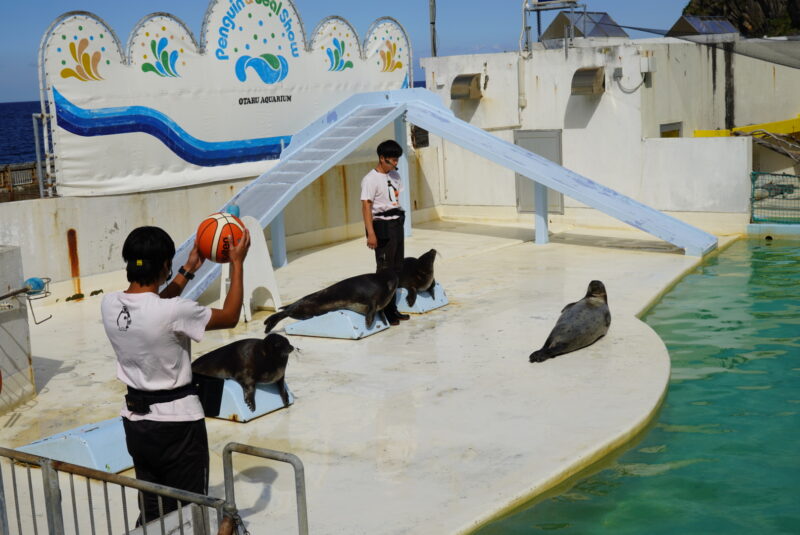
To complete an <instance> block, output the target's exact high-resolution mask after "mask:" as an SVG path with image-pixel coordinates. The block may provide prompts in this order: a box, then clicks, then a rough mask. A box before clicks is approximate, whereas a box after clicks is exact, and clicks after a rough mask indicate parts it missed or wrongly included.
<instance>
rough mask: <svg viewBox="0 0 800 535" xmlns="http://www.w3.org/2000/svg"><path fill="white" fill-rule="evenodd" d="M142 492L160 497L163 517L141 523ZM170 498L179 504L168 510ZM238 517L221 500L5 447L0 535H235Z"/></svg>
mask: <svg viewBox="0 0 800 535" xmlns="http://www.w3.org/2000/svg"><path fill="white" fill-rule="evenodd" d="M36 469H39V471H40V474H39V476H38V477H37V476H36V475H35V472H36ZM142 492H147V493H152V494H154V495H156V496H157V501H158V506H159V511H160V512H161V515H160V516H159V518H157V519H146V520H147V523H146V524H144V525H142V526H139V527H136V519H137V517H138V515H139V505H140V504H141V500H142ZM67 493H68V497H66V499H65V494H67ZM168 499H171V500H176V501H177V505H178V508H177V510H175V511H173V512H171V513H168V514H164V501H165V500H168ZM211 511H214V512H215V513H216V514H215V515H214V516H213V517H211V516H210V512H211ZM237 518H238V513H237V512H236V509H235V508H234V507H233V506H232V505H230V504H229V503H228V502H227V501H226V500H223V499H221V498H212V497H210V496H205V495H203V494H196V493H193V492H188V491H184V490H179V489H174V488H171V487H166V486H164V485H158V484H155V483H149V482H146V481H139V480H137V479H133V478H130V477H125V476H121V475H117V474H110V473H107V472H102V471H99V470H95V469H92V468H86V467H83V466H78V465H74V464H70V463H65V462H62V461H56V460H53V459H48V458H46V457H40V456H38V455H31V454H29V453H23V452H20V451H16V450H12V449H7V448H0V535H29V534H32V535H38V534H39V533H43V534H45V533H46V534H48V535H66V534H75V535H79V534H82V533H87V534H88V533H91V534H92V535H95V534H98V533H108V534H109V535H111V534H121V533H124V534H126V535H148V534H150V535H156V534H159V535H168V534H169V535H172V534H186V535H190V534H191V535H214V534H216V535H231V534H232V533H233V529H234V522H233V520H234V519H237ZM237 528H238V530H239V531H237V533H238V534H239V535H242V534H243V533H244V528H243V526H242V525H241V523H239V525H238V526H237Z"/></svg>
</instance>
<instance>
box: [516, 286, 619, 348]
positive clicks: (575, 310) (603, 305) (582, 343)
mask: <svg viewBox="0 0 800 535" xmlns="http://www.w3.org/2000/svg"><path fill="white" fill-rule="evenodd" d="M609 325H611V312H609V310H608V296H607V295H606V287H605V286H604V285H603V283H602V282H600V281H592V282H590V283H589V289H588V290H587V291H586V296H585V297H584V298H583V299H581V300H580V301H578V302H576V303H570V304H568V305H567V306H565V307H564V308H563V310H561V316H560V317H559V318H558V321H557V322H556V326H555V327H553V330H552V331H551V332H550V336H548V337H547V340H546V341H545V343H544V346H542V349H540V350H539V351H534V352H533V353H531V356H530V361H531V362H542V361H545V360H547V359H550V358H553V357H556V356H558V355H563V354H564V353H569V352H570V351H575V350H576V349H581V348H582V347H586V346H589V345H592V344H593V343H595V342H596V341H597V340H599V339H600V338H602V337H603V336H605V334H606V333H607V332H608V326H609Z"/></svg>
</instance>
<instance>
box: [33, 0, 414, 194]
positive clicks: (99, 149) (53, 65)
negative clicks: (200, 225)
mask: <svg viewBox="0 0 800 535" xmlns="http://www.w3.org/2000/svg"><path fill="white" fill-rule="evenodd" d="M39 61H40V67H41V73H40V78H41V86H42V101H43V103H46V105H47V108H48V111H49V112H50V114H51V115H50V120H49V124H48V127H49V129H50V132H51V139H52V146H51V147H46V149H47V150H48V151H49V152H52V154H53V155H54V156H55V158H54V160H53V162H54V168H55V172H56V183H57V191H58V193H59V194H60V195H67V196H69V195H81V196H84V195H108V194H118V193H129V192H140V191H150V190H158V189H167V188H175V187H182V186H187V185H195V184H202V183H209V182H216V181H222V180H230V179H236V178H244V177H249V176H258V175H260V174H261V173H263V172H264V171H266V170H267V169H269V167H270V166H271V164H270V162H269V161H270V160H276V159H277V158H278V157H279V156H280V153H281V151H282V149H283V148H284V147H286V146H287V145H288V144H289V142H290V141H291V138H292V135H293V134H294V133H296V132H297V131H299V130H300V129H302V128H303V127H304V126H305V125H307V124H308V123H310V122H311V121H313V120H314V119H316V118H317V117H319V116H320V115H322V114H324V113H325V111H327V110H328V109H330V108H332V107H334V106H336V105H337V104H339V103H340V102H342V101H343V100H344V99H346V98H347V97H349V96H351V95H352V94H354V93H359V92H366V91H385V90H393V89H400V88H404V87H409V86H410V85H411V80H410V76H411V68H410V63H411V47H410V42H409V39H408V36H407V34H406V32H405V30H404V29H403V27H402V26H401V25H400V24H399V23H398V22H397V21H395V20H393V19H391V18H389V17H384V18H381V19H378V20H376V21H375V22H374V23H373V24H372V26H371V27H370V28H369V30H368V31H367V34H366V37H365V38H364V40H363V41H360V40H359V37H358V35H357V33H356V31H355V30H354V28H353V27H352V26H351V25H350V23H349V22H347V21H346V20H344V19H342V18H340V17H328V18H326V19H324V20H323V21H321V22H320V23H319V24H318V25H317V27H316V28H315V29H314V31H313V32H311V36H310V38H306V34H305V30H304V27H303V24H302V21H301V19H300V16H299V14H298V13H297V10H296V9H295V7H294V5H293V4H292V3H291V1H290V0H216V1H214V2H211V3H210V5H209V6H208V9H207V11H206V14H205V19H204V22H203V28H202V30H201V32H200V42H199V43H198V42H197V41H196V39H195V37H194V35H193V34H192V32H191V31H190V30H189V29H187V27H186V25H185V24H184V23H183V22H181V21H180V20H179V19H177V18H176V17H174V16H172V15H170V14H168V13H154V14H152V15H148V16H147V17H144V18H143V19H142V20H141V21H139V22H138V23H137V24H136V26H135V27H134V29H133V31H132V32H131V35H130V37H129V38H128V42H127V45H126V46H125V47H124V48H123V46H122V44H121V43H120V41H119V39H118V38H117V36H116V34H115V33H114V31H113V30H112V29H111V28H109V27H108V26H107V25H106V24H105V22H104V21H103V20H101V19H100V18H99V17H97V16H95V15H93V14H91V13H86V12H71V13H66V14H64V15H62V16H61V17H59V18H58V19H56V20H55V21H54V22H53V23H52V24H51V25H50V27H49V28H48V30H47V31H46V33H45V35H44V37H43V39H42V46H41V49H40V57H39Z"/></svg>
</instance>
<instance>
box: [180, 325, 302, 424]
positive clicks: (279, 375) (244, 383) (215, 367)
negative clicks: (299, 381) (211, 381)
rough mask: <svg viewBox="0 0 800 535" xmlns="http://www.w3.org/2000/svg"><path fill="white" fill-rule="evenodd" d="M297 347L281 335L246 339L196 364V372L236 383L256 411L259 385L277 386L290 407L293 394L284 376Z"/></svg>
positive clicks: (210, 354) (215, 351)
mask: <svg viewBox="0 0 800 535" xmlns="http://www.w3.org/2000/svg"><path fill="white" fill-rule="evenodd" d="M292 351H294V347H293V346H292V344H290V343H289V340H288V339H287V338H286V337H284V336H281V335H280V334H275V333H272V334H269V335H268V336H266V337H265V338H264V339H263V340H262V339H260V338H245V339H243V340H237V341H236V342H232V343H230V344H228V345H224V346H222V347H219V348H217V349H215V350H214V351H212V352H210V353H206V354H205V355H203V356H202V357H200V358H198V359H197V360H195V361H194V362H192V372H193V373H198V374H200V375H206V376H208V377H217V378H219V379H233V380H234V381H236V382H237V383H239V384H240V385H241V387H242V390H243V392H244V402H245V403H246V404H247V406H248V407H249V408H250V410H251V411H255V410H256V397H255V396H256V384H258V383H266V384H271V383H276V384H277V385H278V391H279V392H280V394H281V400H283V406H284V407H288V406H289V390H288V389H287V388H286V381H285V380H284V374H285V373H286V363H287V362H289V354H290V353H291V352H292Z"/></svg>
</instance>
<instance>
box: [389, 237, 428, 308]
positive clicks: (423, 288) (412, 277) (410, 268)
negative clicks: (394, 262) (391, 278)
mask: <svg viewBox="0 0 800 535" xmlns="http://www.w3.org/2000/svg"><path fill="white" fill-rule="evenodd" d="M434 260H436V249H431V250H430V251H428V252H427V253H425V254H424V255H422V256H420V257H419V258H414V257H411V256H409V257H406V258H404V259H403V269H402V271H401V272H400V282H399V283H398V285H397V286H398V287H399V288H405V289H406V290H407V291H408V295H407V296H406V303H408V306H410V307H413V306H414V303H416V301H417V294H418V293H419V292H428V293H429V294H431V297H433V298H435V296H434V294H433V288H434V286H436V280H435V279H434V278H433V261H434Z"/></svg>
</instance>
